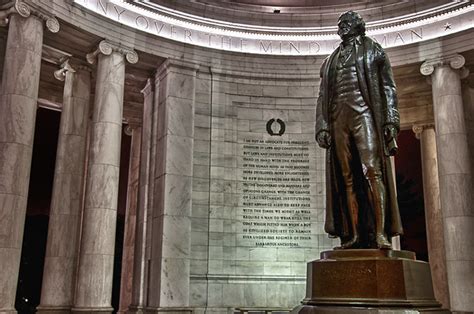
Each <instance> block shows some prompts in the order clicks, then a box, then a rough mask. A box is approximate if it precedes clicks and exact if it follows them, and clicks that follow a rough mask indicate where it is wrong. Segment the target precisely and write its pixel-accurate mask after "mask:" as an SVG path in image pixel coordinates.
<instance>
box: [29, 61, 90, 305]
mask: <svg viewBox="0 0 474 314" xmlns="http://www.w3.org/2000/svg"><path fill="white" fill-rule="evenodd" d="M75 68H76V70H74V69H73V68H72V67H71V66H70V65H69V62H68V61H66V62H65V63H63V64H62V69H61V70H58V71H56V72H55V77H56V78H58V79H60V80H63V81H65V82H64V94H63V107H62V112H61V122H60V126H59V139H58V149H57V152H56V167H55V173H54V183H53V194H52V199H51V211H50V215H49V224H48V241H47V247H46V256H45V264H44V271H43V283H42V289H41V303H40V306H39V307H38V311H39V312H48V313H49V312H58V313H60V312H63V313H66V312H68V311H69V310H70V309H71V307H72V305H73V299H74V283H75V270H76V266H77V252H78V250H79V245H78V241H79V225H80V219H81V211H82V205H83V204H82V195H83V180H84V176H83V174H84V168H85V152H86V140H87V126H88V120H89V107H90V102H89V96H90V80H91V78H90V71H89V70H88V69H87V68H85V67H82V66H77V67H75Z"/></svg>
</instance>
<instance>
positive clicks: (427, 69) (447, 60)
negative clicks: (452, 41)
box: [420, 53, 469, 78]
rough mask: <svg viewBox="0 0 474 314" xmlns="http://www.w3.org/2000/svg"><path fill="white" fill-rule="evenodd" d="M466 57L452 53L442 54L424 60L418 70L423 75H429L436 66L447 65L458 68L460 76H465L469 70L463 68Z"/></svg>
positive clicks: (454, 68)
mask: <svg viewBox="0 0 474 314" xmlns="http://www.w3.org/2000/svg"><path fill="white" fill-rule="evenodd" d="M465 63H466V59H465V58H464V57H463V56H462V55H460V54H457V53H456V54H452V55H448V56H442V57H438V58H434V59H430V60H426V61H425V62H423V64H422V65H421V66H420V72H421V74H423V75H426V76H428V75H431V74H433V72H434V70H435V68H436V67H438V66H443V65H449V66H450V67H451V68H452V69H453V70H460V76H461V78H464V77H466V76H467V75H468V74H469V70H467V69H466V68H464V64H465Z"/></svg>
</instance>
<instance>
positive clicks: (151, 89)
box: [140, 79, 155, 97]
mask: <svg viewBox="0 0 474 314" xmlns="http://www.w3.org/2000/svg"><path fill="white" fill-rule="evenodd" d="M154 87H155V85H154V84H153V83H152V80H151V79H147V80H146V84H145V87H143V88H142V90H141V91H140V92H141V93H142V94H143V96H144V97H146V96H148V95H150V93H153V92H154Z"/></svg>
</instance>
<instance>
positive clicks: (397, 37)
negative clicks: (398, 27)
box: [393, 32, 405, 44]
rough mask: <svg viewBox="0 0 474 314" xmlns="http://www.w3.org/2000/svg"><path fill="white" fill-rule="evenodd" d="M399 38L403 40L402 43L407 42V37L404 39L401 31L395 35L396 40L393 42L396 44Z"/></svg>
mask: <svg viewBox="0 0 474 314" xmlns="http://www.w3.org/2000/svg"><path fill="white" fill-rule="evenodd" d="M397 40H401V41H402V43H405V39H403V36H402V34H401V33H400V32H397V36H395V40H394V41H393V43H394V44H396V43H397Z"/></svg>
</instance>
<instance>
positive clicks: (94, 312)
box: [71, 307, 114, 314]
mask: <svg viewBox="0 0 474 314" xmlns="http://www.w3.org/2000/svg"><path fill="white" fill-rule="evenodd" d="M113 311H114V308H113V307H74V308H72V309H71V313H80V314H83V313H87V314H104V313H112V312H113Z"/></svg>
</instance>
